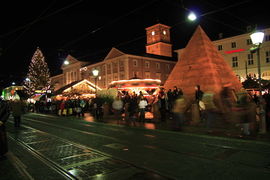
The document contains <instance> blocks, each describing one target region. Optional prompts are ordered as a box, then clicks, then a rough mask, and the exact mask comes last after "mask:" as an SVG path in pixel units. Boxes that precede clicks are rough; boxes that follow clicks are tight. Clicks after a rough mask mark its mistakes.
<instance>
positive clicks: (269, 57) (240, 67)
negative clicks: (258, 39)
mask: <svg viewBox="0 0 270 180" xmlns="http://www.w3.org/2000/svg"><path fill="white" fill-rule="evenodd" d="M263 32H264V33H265V36H264V41H263V43H262V45H261V48H260V63H261V77H262V78H263V79H266V80H270V28H268V29H264V30H263ZM212 42H213V43H214V45H215V46H216V48H217V50H218V51H219V52H220V53H221V55H222V56H223V57H224V59H225V61H226V62H227V63H228V64H229V65H230V66H231V67H232V69H233V71H234V72H235V74H236V75H237V76H238V77H239V80H241V81H244V80H245V79H246V77H247V76H251V77H256V78H258V58H257V52H255V53H251V51H250V48H251V47H252V41H251V39H250V33H246V34H241V35H238V36H233V37H229V38H224V39H219V40H216V41H212ZM183 50H184V49H178V50H175V52H177V54H178V60H181V52H183Z"/></svg>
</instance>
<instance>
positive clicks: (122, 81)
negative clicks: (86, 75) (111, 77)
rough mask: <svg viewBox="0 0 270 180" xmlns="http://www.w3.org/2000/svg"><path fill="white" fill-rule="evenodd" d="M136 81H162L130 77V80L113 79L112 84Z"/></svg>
mask: <svg viewBox="0 0 270 180" xmlns="http://www.w3.org/2000/svg"><path fill="white" fill-rule="evenodd" d="M134 81H141V82H144V81H153V82H157V83H160V82H161V81H160V80H159V79H129V80H119V81H112V82H111V83H110V84H114V83H120V82H121V83H126V82H134Z"/></svg>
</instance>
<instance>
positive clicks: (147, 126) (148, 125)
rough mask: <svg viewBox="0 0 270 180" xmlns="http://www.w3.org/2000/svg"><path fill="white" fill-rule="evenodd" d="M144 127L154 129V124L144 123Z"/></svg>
mask: <svg viewBox="0 0 270 180" xmlns="http://www.w3.org/2000/svg"><path fill="white" fill-rule="evenodd" d="M144 127H145V128H146V129H156V125H155V124H154V123H144Z"/></svg>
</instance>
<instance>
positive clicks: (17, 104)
mask: <svg viewBox="0 0 270 180" xmlns="http://www.w3.org/2000/svg"><path fill="white" fill-rule="evenodd" d="M10 105H11V111H12V115H13V117H14V127H20V125H21V116H22V115H23V114H24V111H25V105H24V102H23V101H22V100H18V99H16V100H14V101H12V102H11V104H10Z"/></svg>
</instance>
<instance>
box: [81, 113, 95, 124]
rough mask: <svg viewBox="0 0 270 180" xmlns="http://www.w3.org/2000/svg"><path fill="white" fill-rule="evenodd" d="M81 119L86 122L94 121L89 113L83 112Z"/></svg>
mask: <svg viewBox="0 0 270 180" xmlns="http://www.w3.org/2000/svg"><path fill="white" fill-rule="evenodd" d="M83 120H85V121H87V122H94V117H93V116H92V115H91V114H90V113H85V114H84V118H83Z"/></svg>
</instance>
